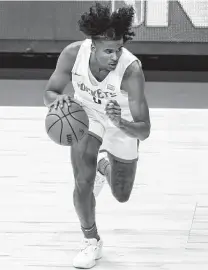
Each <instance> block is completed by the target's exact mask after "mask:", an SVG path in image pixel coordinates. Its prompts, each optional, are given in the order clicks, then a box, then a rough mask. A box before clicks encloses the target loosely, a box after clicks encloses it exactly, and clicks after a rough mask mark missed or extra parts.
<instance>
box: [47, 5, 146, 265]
mask: <svg viewBox="0 0 208 270" xmlns="http://www.w3.org/2000/svg"><path fill="white" fill-rule="evenodd" d="M133 16H134V9H133V8H132V7H125V8H120V9H119V10H117V11H116V12H111V10H110V8H109V7H108V6H103V5H101V4H99V3H97V4H95V6H93V7H91V8H90V11H89V12H87V13H84V14H83V15H82V16H81V19H80V20H79V28H80V30H81V31H82V32H83V33H84V34H86V35H87V37H88V38H87V39H86V40H84V41H78V42H75V43H72V44H70V45H69V46H67V47H66V48H65V49H64V50H63V51H62V53H61V54H60V57H59V59H58V62H57V66H56V69H55V71H54V73H53V74H52V76H51V78H50V79H49V81H48V84H47V87H46V91H45V94H44V102H45V105H46V106H48V107H49V108H52V107H55V108H57V107H58V106H60V107H62V106H63V104H64V102H66V103H67V104H68V105H69V106H70V101H71V100H72V97H70V96H69V95H65V94H63V91H64V88H65V86H66V85H67V84H68V83H69V81H71V82H72V84H73V88H74V98H76V100H78V101H79V102H80V104H81V105H82V106H83V108H84V110H85V111H86V113H87V114H88V117H89V122H90V125H89V132H88V134H87V135H86V136H85V137H84V138H83V139H82V140H81V141H80V142H79V143H78V144H76V145H73V146H72V147H71V160H72V166H73V171H74V178H75V189H74V194H73V200H74V206H75V210H76V212H77V215H78V217H79V220H80V223H81V229H82V231H83V234H84V240H83V245H82V247H81V249H80V252H79V253H78V254H77V256H76V257H75V259H74V261H73V265H74V267H77V268H85V269H86V268H91V267H93V266H94V265H95V264H96V260H97V259H99V258H101V256H102V246H103V241H102V239H101V238H100V236H99V234H98V232H97V227H96V219H95V204H96V203H95V195H96V194H95V193H99V189H100V188H101V187H102V184H103V181H102V179H107V181H108V183H109V185H110V188H111V191H112V194H113V196H114V197H115V198H116V199H117V200H118V201H119V202H123V203H124V202H127V201H128V199H129V197H130V194H131V191H132V187H133V183H134V179H135V174H136V168H137V160H138V142H139V141H140V140H141V141H142V140H145V139H146V138H148V136H149V134H150V119H149V109H148V105H147V101H146V98H145V95H144V75H143V72H142V68H141V64H140V61H139V60H138V59H137V58H136V57H135V56H134V55H133V54H131V53H130V52H129V51H128V50H127V49H126V48H124V47H123V46H124V44H125V42H126V41H128V40H131V39H132V37H133V36H134V33H133V32H132V31H131V25H132V21H133ZM101 145H102V146H101ZM99 151H100V152H101V151H105V154H104V156H103V154H102V153H101V154H99V155H98V153H99ZM106 152H107V154H106ZM95 179H96V180H95ZM94 182H96V183H95V185H98V190H97V191H95V190H94ZM99 183H101V185H100V187H99ZM93 191H94V192H93ZM124 218H125V217H124Z"/></svg>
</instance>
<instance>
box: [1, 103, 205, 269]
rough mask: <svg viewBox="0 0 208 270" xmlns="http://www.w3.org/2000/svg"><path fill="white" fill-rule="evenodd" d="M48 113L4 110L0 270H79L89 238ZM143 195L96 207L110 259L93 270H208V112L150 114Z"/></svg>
mask: <svg viewBox="0 0 208 270" xmlns="http://www.w3.org/2000/svg"><path fill="white" fill-rule="evenodd" d="M46 112H47V109H46V108H44V107H21V106H20V107H15V106H14V107H4V106H2V107H0V161H1V166H0V168H1V169H0V269H2V270H3V269H4V270H19V269H20V270H49V269H50V270H63V269H73V267H72V259H73V257H74V256H75V254H76V252H77V249H78V248H79V243H80V240H81V239H82V234H81V230H80V225H79V223H78V218H77V216H76V214H75V211H74V207H73V202H72V192H73V185H74V184H73V176H72V169H71V165H70V155H69V148H68V147H61V146H58V145H55V144H54V143H53V142H51V141H50V140H49V138H48V137H47V134H46V133H45V129H44V117H45V115H46ZM150 115H151V121H152V132H151V136H150V137H149V139H148V140H146V141H144V142H142V143H141V147H140V160H139V163H138V171H137V176H136V181H135V185H134V189H133V192H132V195H131V198H130V200H129V201H128V202H127V203H118V202H117V201H116V200H115V199H114V198H113V196H112V195H111V193H110V189H109V187H108V185H107V184H106V185H105V186H104V189H103V190H102V193H101V194H100V195H99V197H98V199H97V207H96V211H97V225H98V229H99V233H100V235H101V237H102V238H103V240H104V249H103V258H102V259H101V260H100V261H99V262H98V264H97V266H96V267H95V268H94V269H97V270H103V269H109V270H159V269H160V270H205V269H208V162H207V160H208V121H207V119H208V110H206V109H165V108H163V109H156V108H155V109H150Z"/></svg>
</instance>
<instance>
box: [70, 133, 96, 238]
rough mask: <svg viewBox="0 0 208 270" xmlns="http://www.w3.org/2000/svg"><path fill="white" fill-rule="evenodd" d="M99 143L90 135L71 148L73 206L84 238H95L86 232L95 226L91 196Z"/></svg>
mask: <svg viewBox="0 0 208 270" xmlns="http://www.w3.org/2000/svg"><path fill="white" fill-rule="evenodd" d="M100 145H101V141H100V140H98V139H97V138H96V137H94V136H92V135H91V134H88V135H86V136H85V137H84V138H83V140H81V142H80V143H79V144H77V145H74V146H72V147H71V161H72V167H73V172H74V178H75V188H74V194H73V199H74V206H75V210H76V212H77V215H78V217H79V220H80V223H81V226H82V228H86V229H87V230H86V231H83V233H84V235H85V237H86V238H97V237H98V235H97V234H96V232H95V231H92V232H90V231H88V230H89V229H90V228H92V227H93V226H94V225H95V198H94V194H93V188H94V179H95V174H96V167H97V155H98V151H99V148H100ZM97 240H99V239H97Z"/></svg>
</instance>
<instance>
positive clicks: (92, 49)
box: [91, 42, 96, 52]
mask: <svg viewBox="0 0 208 270" xmlns="http://www.w3.org/2000/svg"><path fill="white" fill-rule="evenodd" d="M95 50H96V48H95V43H94V42H92V44H91V51H92V52H94V51H95Z"/></svg>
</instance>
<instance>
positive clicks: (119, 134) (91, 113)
mask: <svg viewBox="0 0 208 270" xmlns="http://www.w3.org/2000/svg"><path fill="white" fill-rule="evenodd" d="M82 107H83V109H84V110H85V111H86V113H87V115H88V117H89V134H92V136H94V137H96V138H97V139H98V140H100V141H101V142H102V145H101V148H100V152H103V151H106V152H109V153H110V154H111V155H112V156H114V158H115V159H117V160H119V161H123V162H126V163H128V162H132V161H135V160H138V140H137V139H135V138H131V137H129V136H127V135H126V134H125V133H124V132H123V131H121V130H120V129H119V128H117V127H116V126H115V125H114V124H113V123H112V122H111V121H110V119H109V118H108V117H107V115H106V114H103V113H101V112H99V111H96V110H94V109H92V108H90V106H87V105H84V104H83V103H82ZM122 117H123V118H124V119H126V120H129V121H132V120H133V119H132V117H131V115H129V113H128V114H126V115H125V114H124V115H122Z"/></svg>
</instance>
